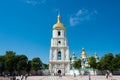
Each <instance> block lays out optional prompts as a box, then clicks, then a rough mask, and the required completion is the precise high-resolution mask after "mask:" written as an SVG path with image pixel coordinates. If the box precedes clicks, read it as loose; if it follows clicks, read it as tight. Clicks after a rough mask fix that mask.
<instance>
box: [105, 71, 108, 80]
mask: <svg viewBox="0 0 120 80" xmlns="http://www.w3.org/2000/svg"><path fill="white" fill-rule="evenodd" d="M105 77H106V80H108V77H109V72H108V71H107V72H106V74H105Z"/></svg>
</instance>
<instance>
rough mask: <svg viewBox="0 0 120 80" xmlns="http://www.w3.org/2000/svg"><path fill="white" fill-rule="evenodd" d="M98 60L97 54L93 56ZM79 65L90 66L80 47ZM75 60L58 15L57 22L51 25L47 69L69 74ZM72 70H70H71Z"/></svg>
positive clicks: (53, 73) (56, 72)
mask: <svg viewBox="0 0 120 80" xmlns="http://www.w3.org/2000/svg"><path fill="white" fill-rule="evenodd" d="M94 57H95V58H96V60H97V61H99V60H98V59H99V58H98V56H97V54H95V56H94ZM79 58H80V59H81V63H80V64H81V67H82V69H84V68H85V67H90V66H89V64H88V57H87V54H86V52H85V49H84V48H82V52H81V56H80V57H79ZM75 60H76V56H75V53H73V54H72V55H70V54H69V46H68V40H67V37H66V28H65V26H64V24H62V23H61V19H60V15H58V17H57V23H56V24H54V25H53V29H52V38H51V46H50V57H49V71H50V74H51V75H59V74H61V75H70V74H73V72H74V71H73V62H74V61H75ZM71 71H72V72H71Z"/></svg>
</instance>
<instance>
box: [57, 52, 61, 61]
mask: <svg viewBox="0 0 120 80" xmlns="http://www.w3.org/2000/svg"><path fill="white" fill-rule="evenodd" d="M57 60H61V52H60V51H59V52H58V54H57Z"/></svg>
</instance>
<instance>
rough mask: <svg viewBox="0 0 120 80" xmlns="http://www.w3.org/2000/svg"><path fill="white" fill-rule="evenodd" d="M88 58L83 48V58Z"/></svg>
mask: <svg viewBox="0 0 120 80" xmlns="http://www.w3.org/2000/svg"><path fill="white" fill-rule="evenodd" d="M86 56H87V55H86V52H85V49H84V48H82V57H86Z"/></svg>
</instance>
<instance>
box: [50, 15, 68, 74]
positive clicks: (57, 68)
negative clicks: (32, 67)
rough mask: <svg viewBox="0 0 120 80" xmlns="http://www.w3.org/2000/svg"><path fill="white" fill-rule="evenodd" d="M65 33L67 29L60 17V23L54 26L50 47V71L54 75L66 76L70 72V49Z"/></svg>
mask: <svg viewBox="0 0 120 80" xmlns="http://www.w3.org/2000/svg"><path fill="white" fill-rule="evenodd" d="M65 33H66V30H65V27H64V25H63V24H62V23H61V22H60V16H58V22H57V23H56V24H55V25H54V26H53V30H52V39H51V47H50V59H49V70H50V73H51V74H52V75H57V74H58V73H60V74H65V75H66V74H69V71H70V59H69V47H68V44H67V43H68V41H67V38H66V35H65Z"/></svg>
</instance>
